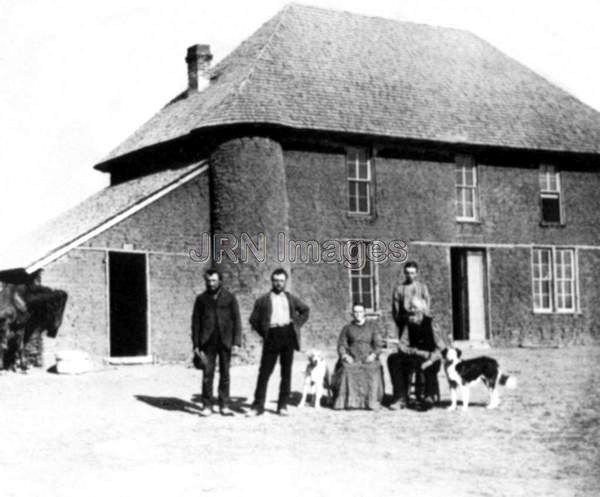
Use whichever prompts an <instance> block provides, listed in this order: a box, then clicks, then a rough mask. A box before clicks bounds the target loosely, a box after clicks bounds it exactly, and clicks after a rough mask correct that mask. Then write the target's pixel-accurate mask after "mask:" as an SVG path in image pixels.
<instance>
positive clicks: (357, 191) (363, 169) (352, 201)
mask: <svg viewBox="0 0 600 497" xmlns="http://www.w3.org/2000/svg"><path fill="white" fill-rule="evenodd" d="M371 162H372V161H371V157H370V155H369V153H368V152H367V150H366V149H364V148H349V149H348V150H347V152H346V163H347V165H348V212H350V213H351V214H372V213H373V198H372V194H373V171H372V164H371Z"/></svg>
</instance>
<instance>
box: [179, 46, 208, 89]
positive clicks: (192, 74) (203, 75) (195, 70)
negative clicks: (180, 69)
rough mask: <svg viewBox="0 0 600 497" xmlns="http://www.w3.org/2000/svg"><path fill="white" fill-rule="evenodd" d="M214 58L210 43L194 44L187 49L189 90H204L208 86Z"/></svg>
mask: <svg viewBox="0 0 600 497" xmlns="http://www.w3.org/2000/svg"><path fill="white" fill-rule="evenodd" d="M212 58H213V56H212V54H211V53H210V45H192V46H191V47H190V48H188V49H187V56H186V58H185V61H186V62H187V68H188V92H190V93H191V92H195V91H202V90H204V89H205V88H206V87H207V86H208V83H209V75H208V70H209V69H210V61H211V60H212Z"/></svg>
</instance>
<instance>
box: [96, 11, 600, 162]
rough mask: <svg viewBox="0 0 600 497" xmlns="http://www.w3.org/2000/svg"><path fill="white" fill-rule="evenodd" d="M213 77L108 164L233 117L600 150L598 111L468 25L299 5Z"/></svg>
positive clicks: (536, 147) (542, 147)
mask: <svg viewBox="0 0 600 497" xmlns="http://www.w3.org/2000/svg"><path fill="white" fill-rule="evenodd" d="M182 70H183V68H182ZM211 74H212V78H211V84H210V86H209V87H208V88H207V89H206V90H204V91H203V92H200V93H195V94H194V93H192V94H190V95H187V94H186V93H183V94H182V95H180V97H178V98H175V99H174V100H173V101H172V102H170V103H169V104H167V105H166V106H165V107H164V108H163V109H162V110H161V111H160V112H159V113H158V114H156V115H155V116H154V117H153V118H152V119H150V120H149V121H148V122H147V123H146V124H144V125H143V126H142V127H141V128H140V129H139V130H138V131H137V132H136V133H134V134H133V136H131V137H130V138H128V139H127V140H126V141H125V142H124V143H122V144H121V145H120V146H119V147H117V148H116V149H115V150H114V151H113V152H112V153H111V154H110V155H109V156H108V157H107V159H106V160H108V159H113V158H116V157H118V156H121V155H124V154H127V153H129V152H133V151H135V150H139V149H142V148H145V147H149V146H151V145H155V144H158V143H160V142H164V141H168V140H172V139H174V138H178V137H181V136H183V135H186V134H188V133H190V132H191V131H192V130H195V129H200V128H208V127H211V126H215V125H226V124H236V123H271V124H277V125H284V126H289V127H292V128H296V129H310V130H323V131H336V132H352V133H361V134H372V135H377V136H382V137H395V138H411V139H418V140H433V141H437V142H447V143H466V144H476V145H491V146H502V147H514V148H523V149H533V150H547V151H567V152H568V151H571V152H579V153H600V113H598V112H596V111H595V110H593V109H592V108H590V107H588V106H586V105H585V104H583V103H582V102H580V101H578V100H577V99H576V98H574V97H573V96H571V95H570V94H568V93H567V92H565V91H563V90H561V89H560V88H558V87H556V86H555V85H553V84H551V83H549V82H548V81H547V80H545V79H544V78H542V77H541V76H539V75H538V74H536V73H534V72H533V71H531V70H530V69H528V68H527V67H525V66H523V65H522V64H520V63H518V62H516V61H515V60H513V59H511V58H510V57H508V56H506V55H505V54H503V53H502V52H500V51H499V50H497V49H496V48H494V47H493V46H491V45H490V44H489V43H487V42H485V41H484V40H482V39H480V38H478V37H477V36H475V35H473V34H471V33H468V32H465V31H461V30H456V29H450V28H443V27H433V26H428V25H423V24H414V23H408V22H399V21H394V20H388V19H382V18H377V17H367V16H362V15H356V14H351V13H347V12H337V11H331V10H324V9H320V8H314V7H306V6H301V5H295V4H292V5H289V6H287V7H285V8H284V9H283V10H282V11H281V12H279V13H278V14H277V15H276V16H275V17H273V18H272V19H270V20H269V21H268V22H267V23H265V24H264V25H263V26H262V27H261V28H260V29H258V31H256V32H255V33H254V34H253V35H252V36H250V38H248V39H247V40H246V41H245V42H243V43H242V44H241V45H240V46H239V47H238V48H236V49H235V50H234V51H233V52H232V53H231V54H230V55H229V56H227V57H226V58H225V59H223V60H222V61H221V62H220V63H219V64H218V65H216V66H215V67H214V68H213V69H212V73H211Z"/></svg>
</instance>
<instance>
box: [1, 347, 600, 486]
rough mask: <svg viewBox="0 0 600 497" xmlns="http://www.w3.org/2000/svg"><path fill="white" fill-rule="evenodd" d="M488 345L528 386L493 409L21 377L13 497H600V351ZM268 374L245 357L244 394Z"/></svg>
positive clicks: (479, 401)
mask: <svg viewBox="0 0 600 497" xmlns="http://www.w3.org/2000/svg"><path fill="white" fill-rule="evenodd" d="M488 354H489V355H492V356H494V357H496V358H498V359H499V360H500V363H501V365H502V367H503V369H504V370H505V371H507V372H510V373H515V374H516V375H517V376H518V379H519V382H520V383H519V388H518V389H517V390H512V391H511V390H506V391H503V392H502V395H501V405H500V408H499V409H498V410H493V411H488V410H486V409H485V408H484V407H483V405H484V403H485V401H486V400H487V394H486V392H485V390H484V388H483V387H481V386H478V387H476V388H475V389H474V392H473V394H472V400H473V403H474V405H473V406H472V409H471V410H470V411H469V412H467V413H462V412H447V411H445V410H444V409H442V408H438V409H433V410H430V411H427V412H416V411H400V412H392V411H388V410H385V409H383V410H381V411H379V412H365V411H353V412H338V411H335V412H334V411H332V410H330V409H322V410H321V411H320V412H318V411H315V410H314V409H313V408H312V407H307V408H305V409H304V410H299V409H298V408H294V407H292V408H291V416H290V417H289V418H280V417H278V416H276V415H275V414H271V413H267V414H265V415H264V416H263V417H261V418H256V419H246V418H245V417H244V416H242V415H237V416H235V417H233V418H223V417H220V416H213V417H210V418H201V417H200V416H198V414H197V412H198V411H197V405H196V404H195V403H194V401H195V400H196V399H197V396H198V392H199V385H200V374H199V373H198V372H197V371H195V370H193V369H189V368H186V367H184V366H178V365H169V366H130V367H121V368H118V369H107V370H102V371H98V372H94V373H89V374H86V375H80V376H59V375H52V374H47V373H42V372H34V373H31V374H28V375H16V374H6V375H3V376H1V377H0V399H1V405H2V407H1V410H0V427H1V428H0V495H2V496H7V497H8V496H18V497H28V496H35V497H39V496H44V495H45V496H57V497H70V496H128V495H146V496H155V495H156V496H161V495H165V496H167V495H168V496H203V495H207V496H230V495H231V496H234V495H235V496H237V495H240V494H243V495H248V496H254V495H267V496H269V495H286V496H300V495H303V496H304V495H310V496H336V495H344V496H361V497H362V496H367V495H377V496H396V495H402V494H404V495H419V496H430V495H431V496H437V495H459V496H462V495H464V496H503V495H510V496H520V495H527V496H537V495H540V496H541V495H543V496H547V495H552V496H572V495H589V496H592V495H593V496H596V495H600V388H599V387H598V385H600V367H599V366H598V361H599V359H600V348H597V347H595V348H570V349H504V350H503V349H498V350H493V351H490V352H488ZM467 355H469V353H467ZM470 355H474V353H470ZM296 359H297V361H296V364H295V368H294V384H293V388H294V390H296V391H299V390H301V383H302V367H303V365H304V361H303V356H302V354H297V355H296ZM275 374H276V375H277V371H276V372H275ZM255 379H256V366H239V367H236V368H233V370H232V393H233V395H236V396H238V397H236V399H237V401H238V405H240V406H243V405H244V404H246V403H247V401H249V400H251V396H252V391H253V388H254V382H255ZM274 380H275V381H274ZM277 384H278V377H277V376H275V377H274V378H273V379H272V380H271V385H270V395H269V398H270V399H271V400H275V398H276V393H277ZM440 384H441V387H442V399H443V400H447V399H448V389H447V385H446V381H445V380H444V379H441V381H440ZM387 388H388V391H389V382H387ZM296 397H297V395H296ZM268 407H271V408H273V407H274V404H270V405H269V406H268Z"/></svg>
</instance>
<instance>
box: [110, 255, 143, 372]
mask: <svg viewBox="0 0 600 497" xmlns="http://www.w3.org/2000/svg"><path fill="white" fill-rule="evenodd" d="M111 252H117V253H125V254H139V255H143V256H144V265H145V275H144V276H145V279H146V285H145V286H146V354H145V355H140V356H122V357H113V356H111V347H110V253H111ZM104 253H105V258H104V260H105V264H104V266H105V269H106V270H105V287H106V293H105V299H106V340H107V342H106V350H107V351H108V355H107V356H106V357H105V361H106V362H108V363H109V364H149V363H152V362H153V361H154V357H153V355H152V321H151V319H150V316H151V312H150V257H149V253H148V252H147V251H144V250H133V249H131V250H125V249H116V248H107V249H106V250H105V252H104Z"/></svg>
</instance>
